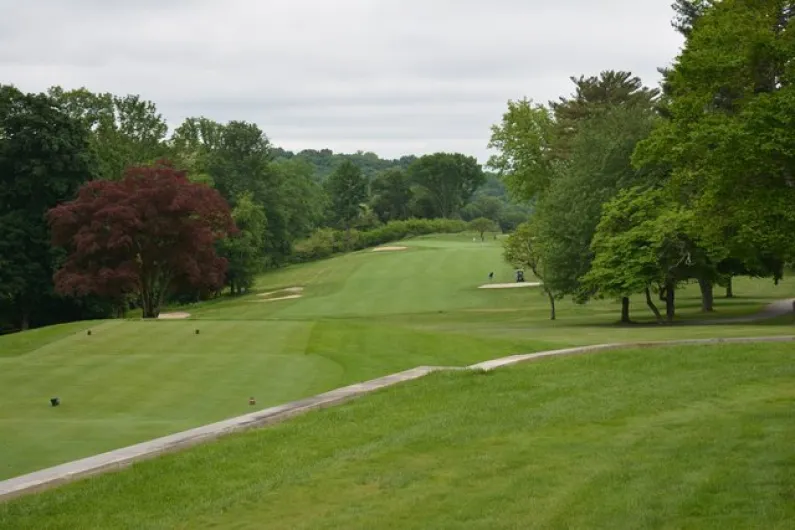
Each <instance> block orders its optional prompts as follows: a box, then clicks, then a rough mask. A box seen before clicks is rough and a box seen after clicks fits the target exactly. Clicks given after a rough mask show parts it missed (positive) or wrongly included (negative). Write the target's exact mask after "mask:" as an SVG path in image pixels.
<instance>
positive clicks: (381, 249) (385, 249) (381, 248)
mask: <svg viewBox="0 0 795 530" xmlns="http://www.w3.org/2000/svg"><path fill="white" fill-rule="evenodd" d="M408 248H409V247H376V248H374V249H373V252H395V251H398V250H408Z"/></svg>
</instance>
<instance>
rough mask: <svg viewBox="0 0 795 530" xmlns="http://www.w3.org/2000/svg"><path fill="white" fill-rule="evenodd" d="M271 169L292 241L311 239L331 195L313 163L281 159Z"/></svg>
mask: <svg viewBox="0 0 795 530" xmlns="http://www.w3.org/2000/svg"><path fill="white" fill-rule="evenodd" d="M271 170H272V171H273V172H274V173H275V174H276V176H277V179H276V181H277V182H278V185H279V189H278V193H277V196H278V198H279V200H280V201H281V205H280V208H281V209H282V211H283V212H284V219H285V226H286V229H287V236H288V237H289V239H290V241H296V240H298V239H303V238H305V237H307V236H309V234H311V233H312V232H314V231H315V229H317V228H319V227H320V226H321V225H322V223H323V221H324V220H325V216H326V210H327V208H328V195H327V194H326V190H325V189H324V188H323V186H322V185H321V184H320V183H319V182H318V180H317V178H316V176H315V173H314V168H313V166H312V164H310V163H309V162H307V161H306V160H303V159H301V158H294V159H290V160H278V161H276V162H274V163H272V164H271Z"/></svg>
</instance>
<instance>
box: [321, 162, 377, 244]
mask: <svg viewBox="0 0 795 530" xmlns="http://www.w3.org/2000/svg"><path fill="white" fill-rule="evenodd" d="M326 189H327V190H328V194H329V198H330V203H331V204H330V216H331V220H332V222H333V223H334V224H336V225H337V226H339V227H341V228H344V229H346V230H349V229H350V228H351V227H352V225H353V222H354V221H355V220H356V219H357V218H358V217H359V215H360V214H361V213H362V209H363V206H364V204H365V203H366V202H367V195H368V191H367V181H366V180H365V179H364V176H363V175H362V170H361V169H359V167H358V166H357V165H356V164H354V163H353V162H351V161H350V160H346V161H344V162H342V163H341V164H340V165H339V167H338V168H337V169H336V170H335V171H334V173H332V174H331V176H330V177H329V178H328V181H326Z"/></svg>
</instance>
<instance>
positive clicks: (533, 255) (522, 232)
mask: <svg viewBox="0 0 795 530" xmlns="http://www.w3.org/2000/svg"><path fill="white" fill-rule="evenodd" d="M503 255H504V257H505V261H507V262H508V263H510V264H511V265H513V266H514V267H517V268H519V269H524V268H525V267H527V268H529V269H530V270H531V271H532V272H533V274H534V275H535V277H536V278H538V279H539V280H541V282H542V284H541V289H542V290H543V291H544V294H546V296H547V299H548V300H549V318H550V320H555V319H556V318H557V313H556V310H555V298H556V296H555V293H554V292H553V291H552V289H551V288H550V287H549V285H547V284H546V282H545V281H544V280H545V278H546V276H547V274H546V273H547V271H548V270H549V269H548V268H547V265H546V262H545V261H544V256H543V255H544V252H543V250H542V249H541V242H540V240H539V239H538V231H537V226H536V224H535V222H534V221H533V220H531V221H528V222H525V223H522V224H520V225H519V226H518V227H517V228H516V231H515V232H514V233H513V234H511V235H510V236H508V239H507V240H506V241H505V247H504V254H503Z"/></svg>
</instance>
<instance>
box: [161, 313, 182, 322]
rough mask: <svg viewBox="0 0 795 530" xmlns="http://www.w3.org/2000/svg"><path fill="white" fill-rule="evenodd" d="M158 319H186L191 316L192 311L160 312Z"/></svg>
mask: <svg viewBox="0 0 795 530" xmlns="http://www.w3.org/2000/svg"><path fill="white" fill-rule="evenodd" d="M157 318H158V320H185V319H186V318H190V313H160V315H159V316H158V317H157Z"/></svg>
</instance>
